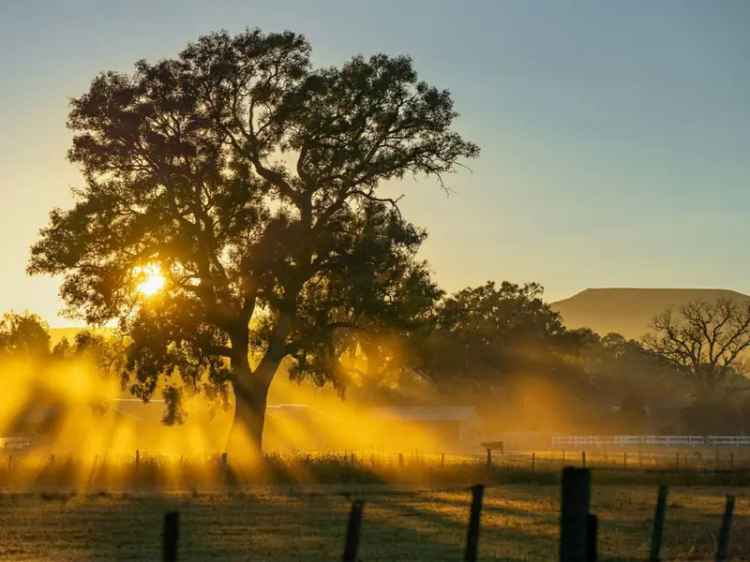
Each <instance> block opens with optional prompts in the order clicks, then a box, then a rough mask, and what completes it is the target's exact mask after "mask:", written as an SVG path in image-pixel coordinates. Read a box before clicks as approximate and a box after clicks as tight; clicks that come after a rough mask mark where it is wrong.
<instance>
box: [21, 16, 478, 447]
mask: <svg viewBox="0 0 750 562" xmlns="http://www.w3.org/2000/svg"><path fill="white" fill-rule="evenodd" d="M309 55H310V45H309V44H308V43H307V41H306V40H305V39H304V37H302V36H300V35H297V34H294V33H290V32H286V33H281V34H275V33H271V34H264V33H261V32H260V31H248V32H245V33H241V34H239V35H236V36H230V35H229V34H227V33H225V32H221V33H214V34H211V35H208V36H205V37H201V38H200V39H199V40H198V41H197V42H196V43H194V44H191V45H189V46H188V47H187V48H186V49H185V50H183V51H182V52H181V53H180V54H179V56H178V57H177V58H175V59H168V60H163V61H160V62H158V63H155V64H150V63H148V62H145V61H140V62H138V63H137V64H136V69H135V72H134V73H133V74H131V75H123V74H118V73H114V72H107V73H104V74H101V75H99V76H97V77H96V78H95V79H94V81H93V82H92V84H91V87H90V89H89V91H88V92H87V93H86V94H84V95H83V96H81V97H79V98H77V99H75V100H73V102H72V111H71V113H70V119H69V122H68V124H69V127H70V128H71V129H72V130H73V132H74V138H73V148H72V149H71V150H70V153H69V157H70V160H71V161H72V162H75V163H77V164H79V165H80V166H81V168H82V171H83V174H84V177H85V179H86V185H85V186H84V187H82V188H80V189H77V190H76V191H75V195H76V199H77V202H76V204H75V206H74V207H73V208H72V209H69V210H59V209H58V210H54V211H53V212H52V214H51V217H50V224H49V226H48V227H47V228H45V229H44V230H43V231H42V238H41V240H40V241H39V242H38V243H37V244H36V245H35V246H34V248H33V249H32V258H31V263H30V266H29V271H30V272H31V273H47V274H52V275H62V276H63V278H64V281H63V285H62V289H61V293H62V296H63V298H64V299H65V301H66V303H67V304H68V306H69V311H70V312H71V313H74V314H79V315H82V316H83V317H84V318H85V319H86V320H87V321H89V322H91V323H102V322H107V321H109V320H111V319H115V318H116V319H118V320H119V322H120V326H121V328H122V329H123V330H124V331H125V332H126V333H127V334H128V335H129V337H130V338H131V340H132V344H131V345H130V347H129V350H128V369H127V370H128V373H129V374H131V375H132V376H133V377H134V383H133V384H132V386H131V389H132V391H133V392H134V393H135V394H136V395H137V396H140V397H142V398H143V399H148V398H149V397H150V396H151V395H152V394H153V392H154V391H155V389H156V388H157V383H158V381H160V380H170V379H169V375H177V374H178V375H180V376H181V377H182V379H183V381H184V383H185V384H186V385H187V387H189V388H199V387H201V388H210V389H211V392H214V393H215V392H224V391H225V390H226V389H227V388H229V389H231V390H232V391H233V395H234V398H235V424H234V428H235V429H236V431H235V432H234V433H233V435H234V436H235V437H236V436H238V435H239V434H241V433H245V434H247V436H249V438H250V441H251V442H252V443H253V444H254V445H255V446H258V447H260V444H261V436H262V432H263V421H264V414H265V408H266V397H267V393H268V389H269V386H270V384H271V381H272V380H273V377H274V375H275V373H276V372H277V370H278V369H279V366H280V364H281V362H282V361H283V360H284V359H285V358H292V359H293V361H292V363H291V373H292V375H293V376H295V377H300V378H301V377H312V378H313V379H314V380H315V381H316V382H318V383H321V384H322V383H324V382H327V381H332V382H333V383H334V384H338V385H342V384H344V382H345V373H343V372H342V366H341V364H340V362H339V361H338V359H339V357H340V355H341V353H343V352H344V350H346V349H351V336H350V334H352V333H355V332H356V331H358V330H362V329H375V330H377V329H378V327H382V326H386V325H393V324H395V325H399V326H401V327H402V328H403V329H406V330H408V328H409V323H410V317H414V316H415V315H417V316H418V315H419V314H420V312H419V309H420V308H422V307H424V306H427V307H428V308H429V306H430V305H431V303H432V301H433V300H434V298H435V297H436V295H437V289H436V288H435V286H434V284H433V283H432V282H431V281H430V279H429V275H428V271H427V268H426V266H425V264H424V263H421V262H419V261H418V260H416V258H415V254H416V252H417V250H418V249H419V246H420V244H421V242H422V240H423V239H424V236H425V234H424V232H423V231H421V230H419V229H417V228H415V227H414V226H413V225H411V224H409V223H408V222H406V221H405V220H404V219H403V217H402V216H401V214H400V212H399V210H398V208H397V206H396V203H397V200H395V199H391V198H388V197H385V196H382V195H379V194H378V188H379V187H380V185H381V184H382V183H383V182H384V181H386V180H392V179H398V178H402V177H403V176H404V175H405V174H407V173H408V174H427V175H431V176H433V177H436V178H438V180H440V181H441V182H442V178H443V175H444V174H446V173H449V172H451V171H452V170H454V168H455V166H456V165H457V163H458V161H459V160H460V159H461V158H464V157H467V158H471V157H475V156H477V154H478V148H477V147H476V146H475V145H474V144H471V143H469V142H466V141H465V140H464V139H462V138H461V136H460V135H459V134H457V133H456V132H454V131H453V130H452V128H451V127H452V123H453V120H454V118H455V117H456V113H455V112H454V110H453V102H452V100H451V97H450V95H449V93H448V92H447V91H444V90H438V89H436V88H434V87H431V86H428V85H427V84H425V83H424V82H419V81H418V80H417V75H416V73H415V71H414V69H413V67H412V63H411V60H410V59H408V58H407V57H389V56H386V55H376V56H373V57H371V58H369V59H365V58H362V57H355V58H353V59H352V60H350V61H349V62H348V63H346V64H344V65H343V66H341V67H330V68H323V69H313V68H312V67H311V64H310V59H309ZM154 270H158V271H160V272H161V275H162V276H163V277H164V281H163V285H164V286H163V288H162V289H161V290H160V291H155V292H154V294H153V295H152V296H151V297H148V298H146V295H145V294H143V291H141V294H139V291H137V290H136V289H137V287H139V286H142V284H143V283H144V279H143V275H144V272H145V271H154ZM161 284H162V283H159V284H157V285H155V286H158V285H161ZM405 303H411V304H405ZM414 303H417V304H416V305H415V304H414ZM204 376H207V377H208V383H207V384H208V386H202V385H203V382H201V381H205V379H204V378H202V377H204ZM166 384H167V390H166V392H165V397H166V398H168V399H170V400H171V401H172V402H174V401H175V400H177V399H178V397H179V392H177V391H176V386H175V385H174V384H172V383H166Z"/></svg>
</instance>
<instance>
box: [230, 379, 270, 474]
mask: <svg viewBox="0 0 750 562" xmlns="http://www.w3.org/2000/svg"><path fill="white" fill-rule="evenodd" d="M242 378H243V379H244V380H237V381H235V383H234V385H233V390H234V418H233V420H232V428H231V430H230V432H229V442H228V444H227V450H228V451H229V452H230V453H231V454H232V456H233V457H234V458H237V457H240V458H242V459H246V458H248V457H257V456H259V455H260V454H261V451H262V447H263V424H264V421H265V416H266V400H267V398H268V386H265V385H263V384H259V382H260V381H257V380H255V378H254V377H253V376H252V375H250V374H249V372H246V373H244V376H243V377H242Z"/></svg>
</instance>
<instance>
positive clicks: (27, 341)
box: [0, 312, 50, 358]
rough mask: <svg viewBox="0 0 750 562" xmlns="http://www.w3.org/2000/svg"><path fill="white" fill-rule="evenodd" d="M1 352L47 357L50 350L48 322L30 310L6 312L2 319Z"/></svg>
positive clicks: (0, 321) (0, 324)
mask: <svg viewBox="0 0 750 562" xmlns="http://www.w3.org/2000/svg"><path fill="white" fill-rule="evenodd" d="M0 352H2V353H8V354H12V355H25V356H29V357H36V358H46V357H47V355H49V352H50V335H49V328H48V326H47V324H46V323H45V322H44V321H43V320H42V319H41V318H40V317H39V316H37V315H36V314H32V313H30V312H26V313H23V314H17V313H15V312H8V313H6V314H4V315H3V317H2V320H0Z"/></svg>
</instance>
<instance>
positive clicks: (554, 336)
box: [422, 281, 577, 395]
mask: <svg viewBox="0 0 750 562" xmlns="http://www.w3.org/2000/svg"><path fill="white" fill-rule="evenodd" d="M542 295H543V288H542V286H541V285H539V284H538V283H526V284H523V285H519V284H516V283H510V282H508V281H503V282H502V283H500V284H499V285H497V284H495V283H494V282H491V281H490V282H487V283H485V284H484V285H480V286H478V287H467V288H465V289H463V290H461V291H458V292H457V293H454V294H453V295H450V296H448V297H446V298H444V299H442V300H441V301H440V303H439V304H438V306H437V307H436V312H435V315H434V327H435V329H434V330H433V331H432V332H431V333H430V334H429V336H428V337H427V338H426V340H425V341H424V343H423V346H422V355H423V369H424V370H425V372H426V373H427V374H428V375H429V376H431V377H432V378H433V379H434V380H435V381H436V382H437V383H438V384H439V385H443V386H448V387H451V388H462V389H464V390H466V391H474V392H476V393H478V394H480V395H486V394H487V392H488V391H492V389H493V388H496V387H499V386H501V385H502V384H503V377H504V376H505V375H507V374H509V373H512V372H514V371H518V370H519V369H521V368H524V369H528V368H532V367H538V366H541V365H542V364H544V367H545V368H546V367H548V366H549V364H550V363H555V362H556V360H557V359H559V357H558V354H559V353H563V352H567V350H568V349H569V348H571V349H572V348H574V347H577V346H576V345H575V340H576V337H575V336H576V335H575V333H571V332H568V331H567V330H566V329H565V327H564V326H563V323H562V320H561V318H560V315H559V314H558V313H556V312H554V311H553V310H552V309H551V308H550V307H549V305H548V304H547V303H545V302H544V300H543V298H542Z"/></svg>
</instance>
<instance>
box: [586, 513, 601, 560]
mask: <svg viewBox="0 0 750 562" xmlns="http://www.w3.org/2000/svg"><path fill="white" fill-rule="evenodd" d="M598 536H599V520H598V519H597V518H596V515H593V514H591V513H589V514H588V515H587V516H586V562H597V560H599V550H598V548H597V541H598Z"/></svg>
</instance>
